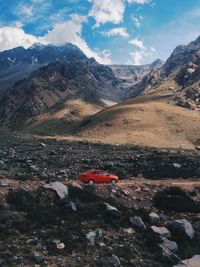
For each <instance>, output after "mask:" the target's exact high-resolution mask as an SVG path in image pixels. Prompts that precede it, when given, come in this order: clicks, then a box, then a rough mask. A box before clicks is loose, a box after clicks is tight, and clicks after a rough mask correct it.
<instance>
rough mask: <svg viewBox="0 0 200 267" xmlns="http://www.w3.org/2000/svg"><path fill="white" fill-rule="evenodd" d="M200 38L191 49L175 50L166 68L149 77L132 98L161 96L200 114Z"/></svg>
mask: <svg viewBox="0 0 200 267" xmlns="http://www.w3.org/2000/svg"><path fill="white" fill-rule="evenodd" d="M199 73H200V37H198V38H197V39H196V40H195V41H193V42H191V43H189V44H188V45H180V46H178V47H176V48H175V50H174V51H173V53H172V54H171V56H170V57H169V58H168V60H167V61H166V62H165V64H164V65H163V66H162V67H161V68H160V69H159V70H157V71H152V72H151V73H149V74H147V75H146V76H145V77H144V78H143V79H142V81H141V82H139V83H137V84H136V85H134V86H133V87H131V88H130V90H129V97H134V96H136V93H135V92H137V95H138V94H151V95H162V96H164V95H165V96H166V97H168V101H172V102H173V103H175V104H177V105H179V106H182V107H185V108H189V109H195V110H197V111H199V110H200V75H199Z"/></svg>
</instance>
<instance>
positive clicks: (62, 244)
mask: <svg viewBox="0 0 200 267" xmlns="http://www.w3.org/2000/svg"><path fill="white" fill-rule="evenodd" d="M56 247H57V249H64V248H65V244H64V243H59V244H56Z"/></svg>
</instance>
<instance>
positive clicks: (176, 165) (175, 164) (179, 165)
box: [173, 163, 181, 168]
mask: <svg viewBox="0 0 200 267" xmlns="http://www.w3.org/2000/svg"><path fill="white" fill-rule="evenodd" d="M173 166H174V168H181V164H179V163H173Z"/></svg>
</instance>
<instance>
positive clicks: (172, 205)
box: [154, 187, 200, 212]
mask: <svg viewBox="0 0 200 267" xmlns="http://www.w3.org/2000/svg"><path fill="white" fill-rule="evenodd" d="M154 205H155V207H157V208H159V209H162V210H164V211H175V212H199V211H200V205H199V204H198V203H196V202H195V201H194V200H193V199H192V198H191V197H190V196H189V195H188V194H187V193H186V192H185V191H183V190H182V189H181V188H179V187H169V188H166V189H163V190H161V191H158V192H157V193H156V194H155V196H154Z"/></svg>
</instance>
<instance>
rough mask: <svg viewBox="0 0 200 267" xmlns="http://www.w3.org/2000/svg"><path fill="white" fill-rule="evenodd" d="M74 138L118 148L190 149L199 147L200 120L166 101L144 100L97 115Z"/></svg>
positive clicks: (163, 99) (195, 115)
mask: <svg viewBox="0 0 200 267" xmlns="http://www.w3.org/2000/svg"><path fill="white" fill-rule="evenodd" d="M75 135H76V136H78V137H82V138H88V139H91V140H95V141H101V142H108V143H115V144H116V143H117V144H135V145H138V146H148V147H165V148H180V147H182V148H189V149H191V148H194V145H197V144H200V116H199V114H197V113H195V112H193V111H190V110H187V109H184V108H181V107H177V106H175V105H173V104H167V103H166V101H165V98H164V97H150V96H144V97H138V98H136V99H135V100H130V101H128V102H125V103H121V104H117V105H115V106H113V107H110V108H107V109H105V110H103V111H101V112H99V113H97V114H96V115H94V116H93V117H92V118H90V120H86V121H85V122H84V123H82V124H80V125H79V127H78V128H77V129H76V132H75Z"/></svg>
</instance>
